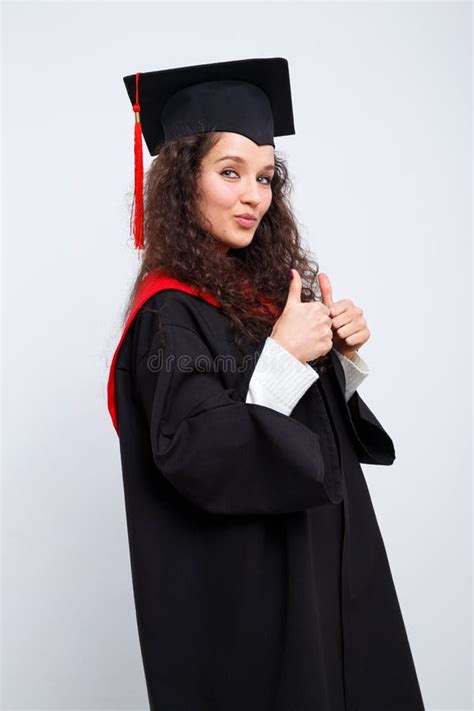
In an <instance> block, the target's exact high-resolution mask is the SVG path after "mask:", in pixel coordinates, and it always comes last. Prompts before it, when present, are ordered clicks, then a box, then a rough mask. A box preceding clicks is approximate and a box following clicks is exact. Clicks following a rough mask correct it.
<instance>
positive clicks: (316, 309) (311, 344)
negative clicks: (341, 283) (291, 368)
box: [270, 269, 333, 363]
mask: <svg viewBox="0 0 474 711" xmlns="http://www.w3.org/2000/svg"><path fill="white" fill-rule="evenodd" d="M291 271H292V275H293V278H292V279H291V281H290V285H289V289H288V296H287V300H286V304H285V307H284V309H283V311H282V313H281V314H280V317H279V318H278V319H277V320H276V322H275V323H274V325H273V330H272V332H271V334H270V337H271V338H274V340H276V341H277V342H278V343H279V344H280V345H281V346H283V347H284V348H286V350H287V351H289V352H290V353H292V354H293V355H294V356H295V357H296V358H298V359H299V360H300V361H301V362H302V363H306V362H307V361H310V360H313V359H315V358H319V356H322V355H325V354H326V353H327V352H328V351H330V350H331V348H332V344H333V332H332V328H331V317H330V315H329V307H328V306H327V305H326V304H324V303H322V302H321V301H310V302H302V301H301V289H302V286H303V282H302V279H301V276H300V274H299V273H298V272H297V271H296V269H292V270H291Z"/></svg>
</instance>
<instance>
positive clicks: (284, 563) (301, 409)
mask: <svg viewBox="0 0 474 711" xmlns="http://www.w3.org/2000/svg"><path fill="white" fill-rule="evenodd" d="M264 342H265V339H264V338H263V339H262V340H261V342H260V343H258V344H257V345H255V344H254V345H249V344H246V345H244V346H243V347H242V346H241V347H240V349H238V348H237V346H236V344H235V341H234V339H233V338H232V334H231V330H230V324H229V322H228V319H226V318H225V317H224V315H223V313H222V311H221V310H220V308H219V305H218V303H217V301H216V300H215V299H214V297H213V296H212V295H210V294H208V293H207V292H203V291H201V290H196V289H194V288H193V287H190V286H188V285H187V284H184V283H183V282H180V281H178V280H175V279H173V278H171V277H167V276H164V275H158V274H153V273H151V274H148V275H147V277H145V280H144V281H143V282H142V285H141V288H140V290H139V292H138V294H137V297H136V299H135V303H134V306H133V308H132V311H131V313H130V317H129V319H128V321H127V324H126V326H125V328H124V330H123V333H122V336H121V339H120V342H119V344H118V346H117V348H116V351H115V353H114V356H113V359H112V364H111V368H110V373H109V381H108V408H109V412H110V415H111V417H112V422H113V425H114V427H115V428H116V431H117V433H118V435H119V442H120V454H121V463H122V474H123V484H124V495H125V505H126V517H127V526H128V540H129V551H130V562H131V573H132V580H133V591H134V600H135V609H136V616H137V624H138V632H139V639H140V648H141V654H142V659H143V666H144V673H145V680H146V686H147V692H148V699H149V705H150V709H151V710H152V711H423V710H424V705H423V700H422V695H421V691H420V687H419V683H418V679H417V675H416V671H415V666H414V662H413V658H412V654H411V650H410V646H409V642H408V638H407V633H406V629H405V626H404V622H403V618H402V613H401V609H400V605H399V601H398V598H397V594H396V590H395V587H394V582H393V579H392V575H391V571H390V566H389V562H388V559H387V554H386V550H385V547H384V543H383V539H382V536H381V532H380V530H379V526H378V523H377V519H376V515H375V513H374V509H373V506H372V502H371V497H370V494H369V490H368V487H367V483H366V480H365V477H364V474H363V471H362V468H361V466H360V464H361V463H364V464H379V465H390V464H392V463H393V461H394V459H395V451H394V445H393V442H392V439H391V438H390V436H389V435H388V434H387V432H386V431H385V430H384V428H383V427H382V425H381V423H380V422H379V421H378V420H377V418H376V417H375V415H374V414H373V413H372V412H371V411H370V409H369V408H368V406H367V405H366V403H365V402H364V401H363V399H362V398H361V397H360V395H359V393H358V392H357V391H356V392H355V393H354V394H353V395H352V396H351V397H350V399H349V400H348V401H347V402H346V401H345V397H344V391H345V380H344V379H345V376H344V371H343V368H342V366H341V363H340V361H339V359H338V358H337V357H336V355H335V353H334V350H332V351H330V354H331V356H330V358H331V361H330V368H329V369H328V370H327V371H325V372H321V373H320V376H319V378H318V379H317V381H316V382H315V383H314V384H313V385H312V386H311V387H310V388H309V389H308V390H307V391H306V393H305V394H304V395H303V397H302V398H301V399H300V400H299V402H298V403H297V405H296V406H295V408H294V409H293V411H292V412H291V414H290V415H289V416H287V415H284V414H282V413H280V412H278V411H276V410H273V409H271V408H269V407H265V406H263V405H257V404H247V403H246V402H245V398H246V394H247V390H248V385H249V381H250V378H251V376H252V372H253V369H254V367H255V365H256V362H257V359H258V355H259V353H260V352H261V349H262V348H263V345H264ZM218 356H220V358H219V357H218ZM226 356H227V358H226ZM229 356H230V357H231V358H230V359H229ZM226 363H227V365H225V364H226ZM229 363H232V364H233V366H231V367H229Z"/></svg>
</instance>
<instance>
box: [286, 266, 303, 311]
mask: <svg viewBox="0 0 474 711" xmlns="http://www.w3.org/2000/svg"><path fill="white" fill-rule="evenodd" d="M290 272H291V274H292V279H291V281H290V287H289V289H288V296H287V299H286V304H287V305H288V304H291V303H301V289H302V287H303V280H302V279H301V276H300V273H299V272H297V271H296V269H290Z"/></svg>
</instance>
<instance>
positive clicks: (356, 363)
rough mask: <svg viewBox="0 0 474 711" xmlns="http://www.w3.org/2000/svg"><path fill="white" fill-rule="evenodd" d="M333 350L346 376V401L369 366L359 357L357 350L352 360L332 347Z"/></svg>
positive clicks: (366, 374) (364, 375) (366, 372)
mask: <svg viewBox="0 0 474 711" xmlns="http://www.w3.org/2000/svg"><path fill="white" fill-rule="evenodd" d="M334 351H335V353H336V354H337V356H338V358H339V360H340V361H341V365H342V367H343V368H344V374H345V376H346V393H345V397H346V402H347V401H348V400H349V398H350V397H351V396H352V395H353V394H354V393H355V391H356V390H357V388H358V387H359V385H360V384H361V382H362V381H363V380H364V379H365V378H366V377H367V376H368V374H369V367H368V365H367V363H366V362H365V360H364V359H363V358H361V357H360V355H359V354H358V353H357V352H356V353H354V360H351V359H350V358H347V357H346V356H344V355H342V353H339V351H337V350H336V349H334Z"/></svg>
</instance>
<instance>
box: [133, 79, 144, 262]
mask: <svg viewBox="0 0 474 711" xmlns="http://www.w3.org/2000/svg"><path fill="white" fill-rule="evenodd" d="M139 75H140V74H139V72H137V74H136V76H135V81H136V84H135V86H136V95H135V103H134V104H133V111H134V112H135V136H134V153H135V189H134V196H133V206H132V213H133V217H134V225H133V234H134V237H135V249H143V245H144V238H143V144H142V124H141V121H140V104H139V101H138V77H139Z"/></svg>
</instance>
